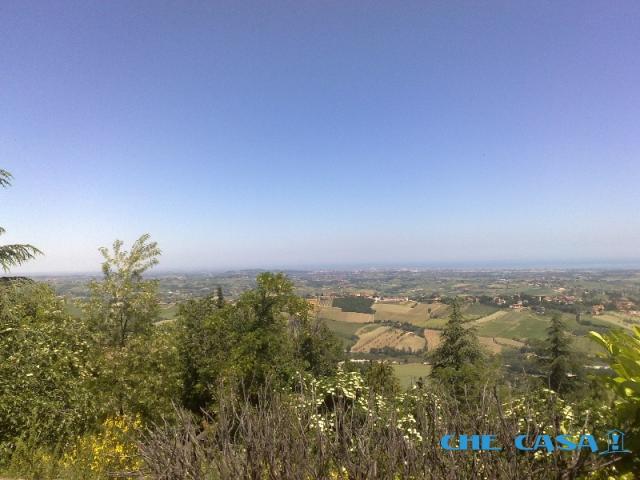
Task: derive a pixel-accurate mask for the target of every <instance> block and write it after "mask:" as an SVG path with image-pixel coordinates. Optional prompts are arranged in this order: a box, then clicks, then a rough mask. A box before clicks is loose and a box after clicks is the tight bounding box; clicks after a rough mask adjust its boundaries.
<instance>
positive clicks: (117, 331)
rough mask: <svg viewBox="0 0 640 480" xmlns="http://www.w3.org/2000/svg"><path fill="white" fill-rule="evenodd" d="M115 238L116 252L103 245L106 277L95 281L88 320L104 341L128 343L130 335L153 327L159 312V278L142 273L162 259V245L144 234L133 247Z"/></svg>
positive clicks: (104, 274) (88, 306)
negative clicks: (125, 247) (129, 247)
mask: <svg viewBox="0 0 640 480" xmlns="http://www.w3.org/2000/svg"><path fill="white" fill-rule="evenodd" d="M122 246H123V242H122V241H121V240H116V241H115V242H113V252H109V250H108V249H107V248H104V247H103V248H100V253H101V254H102V256H103V257H104V259H105V261H104V262H103V264H102V273H103V276H104V277H103V280H102V281H100V282H91V284H90V300H89V302H88V303H87V304H86V305H85V311H86V314H87V318H88V321H89V323H90V325H91V326H92V328H93V330H94V331H95V332H96V334H97V336H98V338H99V339H100V341H101V343H102V344H104V345H107V346H118V347H124V346H125V345H126V343H127V340H128V338H129V336H131V335H134V334H143V333H146V332H148V331H149V329H150V328H151V325H152V323H153V321H154V320H156V319H157V317H158V313H159V306H158V294H157V282H155V281H150V280H144V279H143V277H142V274H143V273H144V272H145V271H146V270H148V269H149V268H151V267H153V266H154V265H156V264H157V263H158V258H157V257H158V256H159V255H160V253H161V252H160V249H159V248H158V245H157V243H156V242H149V235H148V234H145V235H142V236H141V237H140V238H139V239H138V240H136V242H135V243H134V244H133V246H132V248H131V252H128V251H126V250H123V249H122Z"/></svg>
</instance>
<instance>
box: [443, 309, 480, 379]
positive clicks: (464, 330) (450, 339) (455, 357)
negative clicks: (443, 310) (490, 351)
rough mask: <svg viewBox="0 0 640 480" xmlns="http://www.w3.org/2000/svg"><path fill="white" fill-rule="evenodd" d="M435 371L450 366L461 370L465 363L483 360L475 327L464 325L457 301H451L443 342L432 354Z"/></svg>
mask: <svg viewBox="0 0 640 480" xmlns="http://www.w3.org/2000/svg"><path fill="white" fill-rule="evenodd" d="M431 360H432V363H433V369H434V372H437V371H438V370H440V369H444V368H450V369H453V370H461V369H462V368H463V367H464V366H465V365H469V364H472V365H473V364H475V363H476V362H479V361H480V360H482V350H481V349H480V344H479V342H478V337H477V336H476V334H475V330H474V329H473V328H469V327H467V326H465V325H464V319H463V317H462V313H461V312H460V305H459V303H458V302H457V301H454V302H452V303H451V313H450V315H449V321H448V322H447V324H446V326H445V327H444V330H442V334H441V342H440V345H439V346H438V348H436V350H435V351H434V352H433V354H432V355H431Z"/></svg>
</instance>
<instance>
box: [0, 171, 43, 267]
mask: <svg viewBox="0 0 640 480" xmlns="http://www.w3.org/2000/svg"><path fill="white" fill-rule="evenodd" d="M12 178H13V176H12V175H11V174H10V173H9V172H7V171H6V170H3V169H1V168H0V187H3V188H6V187H8V186H10V185H11V179H12ZM3 233H5V229H4V228H2V227H0V235H2V234H3ZM41 254H42V252H41V251H40V250H38V249H37V248H36V247H34V246H33V245H29V244H13V245H0V268H2V270H4V271H5V272H8V271H9V269H10V267H15V266H17V265H22V264H23V263H25V262H26V261H28V260H31V259H33V258H35V257H36V256H37V255H41Z"/></svg>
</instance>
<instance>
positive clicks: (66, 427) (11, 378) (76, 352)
mask: <svg viewBox="0 0 640 480" xmlns="http://www.w3.org/2000/svg"><path fill="white" fill-rule="evenodd" d="M88 338H89V336H88V333H87V330H86V328H85V327H84V325H83V324H82V323H81V322H80V321H78V320H77V319H75V318H73V317H72V316H70V315H69V314H68V313H67V311H66V309H65V306H64V303H63V302H62V301H61V300H60V299H58V298H57V297H56V295H55V294H54V292H53V291H52V290H51V288H49V287H48V286H47V285H44V284H40V283H33V282H11V283H8V284H6V285H3V286H0V449H2V450H0V457H1V458H3V459H4V460H5V461H6V459H7V458H8V456H9V455H10V454H11V452H12V450H13V449H14V448H15V447H16V445H17V444H21V445H23V446H24V445H25V444H37V445H39V446H40V447H43V446H49V447H53V446H55V445H56V444H60V443H61V442H64V441H65V439H68V438H70V437H71V436H73V435H75V434H77V433H79V432H82V431H83V430H84V429H86V428H87V427H88V426H90V425H91V424H92V422H93V421H94V420H95V417H96V410H97V408H96V403H95V400H96V399H95V397H94V396H93V394H92V391H91V388H90V387H91V385H92V383H93V380H94V371H95V368H96V358H95V355H94V354H93V352H92V348H91V343H90V342H89V340H88Z"/></svg>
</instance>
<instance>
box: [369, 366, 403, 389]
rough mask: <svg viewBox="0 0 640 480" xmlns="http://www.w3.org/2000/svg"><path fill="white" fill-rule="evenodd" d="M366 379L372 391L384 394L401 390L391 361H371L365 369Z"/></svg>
mask: <svg viewBox="0 0 640 480" xmlns="http://www.w3.org/2000/svg"><path fill="white" fill-rule="evenodd" d="M364 379H365V382H366V383H367V385H368V386H369V388H371V391H372V392H374V393H377V394H379V395H383V396H387V397H390V396H393V395H396V394H398V393H399V392H400V382H399V381H398V377H396V375H395V372H394V370H393V365H391V364H390V363H389V362H384V361H382V362H376V361H371V362H370V363H369V365H368V366H367V368H366V369H365V371H364Z"/></svg>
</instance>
